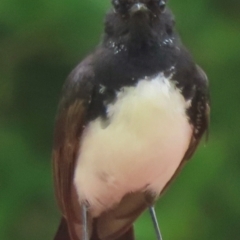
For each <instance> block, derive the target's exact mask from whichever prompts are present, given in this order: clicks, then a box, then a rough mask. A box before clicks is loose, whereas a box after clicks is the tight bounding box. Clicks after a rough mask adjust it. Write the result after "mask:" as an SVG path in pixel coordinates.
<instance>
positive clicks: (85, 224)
mask: <svg viewBox="0 0 240 240" xmlns="http://www.w3.org/2000/svg"><path fill="white" fill-rule="evenodd" d="M87 211H88V207H87V205H86V203H83V204H82V220H83V231H82V239H83V240H89V237H88V219H87V215H88V214H87Z"/></svg>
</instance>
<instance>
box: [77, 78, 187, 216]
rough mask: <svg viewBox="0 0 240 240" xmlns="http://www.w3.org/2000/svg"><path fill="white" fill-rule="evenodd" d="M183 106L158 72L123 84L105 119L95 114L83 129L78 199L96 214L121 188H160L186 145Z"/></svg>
mask: <svg viewBox="0 0 240 240" xmlns="http://www.w3.org/2000/svg"><path fill="white" fill-rule="evenodd" d="M188 107H189V102H186V101H185V99H184V98H183V96H182V94H181V93H180V91H179V89H177V88H176V87H175V85H174V81H172V80H171V79H167V78H166V77H164V75H163V74H159V75H158V76H157V77H155V78H153V79H152V80H150V79H144V80H140V81H139V82H138V84H137V85H136V86H134V87H124V88H122V89H121V91H120V92H118V94H117V100H116V101H115V102H114V103H113V104H110V105H108V106H107V114H108V117H109V125H107V127H105V128H104V127H103V125H104V124H103V122H102V121H103V120H102V119H101V118H97V119H96V120H94V121H92V122H90V123H89V125H88V126H87V127H86V129H85V131H84V134H83V137H82V140H81V145H80V146H79V148H80V151H79V156H78V159H77V166H76V170H75V178H74V183H75V186H76V189H77V193H78V196H79V201H86V200H87V201H88V202H89V204H90V211H91V212H92V214H93V215H94V216H97V215H99V214H100V213H101V212H102V211H104V210H106V209H108V208H111V207H112V206H114V205H115V204H117V203H118V202H119V201H120V200H121V199H122V197H123V196H124V195H125V194H126V193H129V192H135V191H145V190H150V191H153V192H155V193H157V194H160V192H161V191H162V189H163V188H164V186H165V185H166V183H167V182H168V181H169V180H170V179H171V177H172V176H173V174H174V172H175V171H176V169H177V168H178V166H179V164H180V162H181V161H182V158H183V156H184V154H185V152H186V150H187V148H188V146H189V142H190V138H191V135H192V127H191V125H190V124H189V122H188V118H187V116H186V109H187V108H188Z"/></svg>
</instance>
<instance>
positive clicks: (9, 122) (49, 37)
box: [0, 0, 240, 240]
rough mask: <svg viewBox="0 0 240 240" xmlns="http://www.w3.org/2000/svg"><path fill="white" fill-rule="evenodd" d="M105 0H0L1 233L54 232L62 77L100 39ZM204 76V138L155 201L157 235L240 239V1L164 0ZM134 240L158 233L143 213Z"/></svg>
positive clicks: (170, 239) (8, 236)
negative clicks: (207, 99) (207, 106)
mask: <svg viewBox="0 0 240 240" xmlns="http://www.w3.org/2000/svg"><path fill="white" fill-rule="evenodd" d="M109 2H110V1H109V0H34V1H33V0H1V1H0V81H1V82H0V83H1V84H0V111H1V114H0V239H1V240H15V239H18V240H43V239H44V240H47V239H52V238H53V235H54V233H55V231H56V228H57V225H58V221H59V212H58V210H57V206H56V203H55V200H54V194H53V186H52V174H51V160H50V159H51V146H52V132H53V126H54V118H55V113H56V108H57V103H58V99H59V93H60V89H61V87H62V84H63V82H64V80H65V78H66V76H67V75H68V73H69V72H70V71H71V69H72V68H73V67H74V66H75V65H76V64H77V63H78V62H79V61H80V60H81V59H82V58H83V57H84V56H86V55H87V54H88V53H89V52H90V51H91V50H93V49H94V46H96V44H98V42H99V39H100V38H101V33H102V30H103V24H102V22H103V17H104V14H105V12H106V11H107V9H108V7H109V5H110V3H109ZM169 5H170V6H171V8H172V10H173V12H174V13H175V16H176V20H177V29H178V31H179V33H180V34H181V36H182V39H183V42H184V43H185V45H186V46H187V47H188V48H189V49H190V50H191V52H192V54H193V56H194V58H195V59H196V61H197V62H198V63H199V64H200V65H201V66H202V67H203V68H204V69H205V71H206V72H207V74H208V76H209V79H210V87H211V98H212V116H211V130H210V139H209V141H208V143H207V144H205V145H206V146H205V145H204V144H202V146H201V147H200V149H199V150H198V152H197V154H195V156H194V159H193V160H192V161H190V162H189V163H188V165H186V167H185V169H184V170H183V172H182V174H181V175H180V176H179V177H178V178H177V180H176V181H175V182H174V184H172V186H171V188H170V189H169V190H168V191H167V193H166V194H165V195H164V196H163V198H162V199H161V200H160V201H159V202H158V204H157V212H158V218H159V222H160V226H161V229H162V234H163V236H164V240H186V239H187V240H198V239H199V240H200V239H205V240H212V239H218V240H223V239H224V240H225V239H233V240H235V239H240V186H239V185H240V159H239V158H240V147H239V137H240V126H239V125H240V94H239V90H240V27H239V26H240V17H239V11H240V1H237V0H228V1H218V0H194V1H193V0H185V1H178V0H171V1H170V3H169ZM136 235H137V239H138V240H148V239H149V240H151V239H156V238H155V235H154V231H153V227H152V224H151V221H150V217H149V215H148V214H147V213H145V214H143V216H142V217H141V218H140V219H139V220H138V222H137V223H136Z"/></svg>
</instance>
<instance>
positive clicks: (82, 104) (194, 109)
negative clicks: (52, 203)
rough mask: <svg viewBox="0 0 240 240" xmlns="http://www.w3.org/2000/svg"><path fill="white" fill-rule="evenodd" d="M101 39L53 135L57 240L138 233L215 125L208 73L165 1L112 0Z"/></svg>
mask: <svg viewBox="0 0 240 240" xmlns="http://www.w3.org/2000/svg"><path fill="white" fill-rule="evenodd" d="M112 5H113V8H112V10H110V12H109V13H108V14H107V16H106V20H105V32H104V36H103V40H102V42H101V44H100V45H99V46H98V47H97V48H96V50H95V51H94V52H93V53H92V54H91V55H89V56H88V57H87V58H86V59H85V60H83V61H82V62H81V63H80V64H79V65H78V66H77V67H76V68H75V69H74V70H73V71H72V73H71V74H70V76H69V77H68V79H67V81H66V83H65V85H64V87H63V93H62V98H61V101H60V105H59V111H58V116H57V120H56V127H55V135H54V149H53V162H54V178H55V189H56V196H57V199H58V202H59V206H60V209H61V213H62V221H61V224H60V226H59V229H58V232H57V234H56V236H55V240H61V239H62V240H70V239H71V240H133V239H134V234H133V223H134V221H135V220H136V219H137V218H138V216H139V215H140V214H141V213H142V212H143V211H144V210H145V209H146V208H149V209H150V212H151V216H152V218H153V222H154V224H155V229H156V231H157V236H158V239H161V235H160V232H159V231H158V226H157V221H156V217H155V212H154V208H153V205H154V203H155V201H156V199H157V198H158V197H159V196H160V195H161V194H162V192H163V190H164V189H166V187H167V186H168V185H169V183H170V182H171V181H172V179H173V178H174V176H175V175H176V174H177V173H178V172H179V170H180V169H181V167H182V166H183V164H184V163H185V162H186V160H188V159H189V158H190V157H191V156H192V154H193V153H194V152H195V150H196V147H197V146H198V143H199V141H200V139H201V137H202V135H203V134H204V132H205V131H206V130H207V128H208V118H209V109H210V108H209V100H208V99H209V98H208V80H207V77H206V75H205V73H204V71H203V70H202V69H201V68H200V67H199V66H198V65H196V64H195V63H194V61H193V59H192V57H191V55H190V54H189V52H188V51H187V50H186V48H185V47H184V46H183V45H182V43H181V41H180V39H179V36H178V35H177V33H176V32H175V30H174V24H175V21H174V17H173V15H172V13H171V11H170V10H169V9H168V8H166V0H112Z"/></svg>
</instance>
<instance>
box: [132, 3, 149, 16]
mask: <svg viewBox="0 0 240 240" xmlns="http://www.w3.org/2000/svg"><path fill="white" fill-rule="evenodd" d="M139 12H143V13H144V12H149V9H148V8H147V6H146V5H145V4H143V3H135V4H134V5H133V6H132V7H131V8H130V10H129V13H130V15H134V14H136V13H139Z"/></svg>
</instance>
